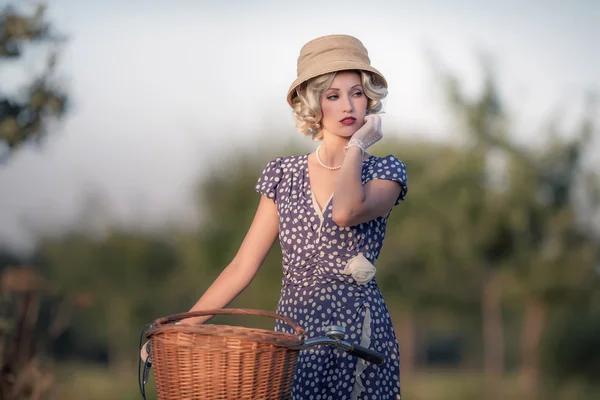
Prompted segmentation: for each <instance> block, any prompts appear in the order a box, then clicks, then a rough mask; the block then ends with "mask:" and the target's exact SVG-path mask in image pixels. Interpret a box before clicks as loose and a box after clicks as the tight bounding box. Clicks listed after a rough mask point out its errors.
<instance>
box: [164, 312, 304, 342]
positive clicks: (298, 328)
mask: <svg viewBox="0 0 600 400" xmlns="http://www.w3.org/2000/svg"><path fill="white" fill-rule="evenodd" d="M207 315H256V316H260V317H269V318H274V319H278V320H281V321H283V322H285V323H286V324H288V325H289V326H291V327H292V328H294V331H296V335H298V336H300V337H302V338H304V337H305V336H306V331H305V330H304V329H303V328H302V327H301V326H300V325H298V324H297V323H296V322H295V321H294V320H293V319H291V318H288V317H286V316H285V315H281V314H277V313H274V312H270V311H264V310H252V309H248V308H219V309H213V310H200V311H189V312H185V313H179V314H173V315H169V316H167V317H162V318H158V319H157V320H156V321H154V323H155V324H157V325H164V324H168V323H169V322H173V321H179V320H182V319H185V318H193V317H202V316H207Z"/></svg>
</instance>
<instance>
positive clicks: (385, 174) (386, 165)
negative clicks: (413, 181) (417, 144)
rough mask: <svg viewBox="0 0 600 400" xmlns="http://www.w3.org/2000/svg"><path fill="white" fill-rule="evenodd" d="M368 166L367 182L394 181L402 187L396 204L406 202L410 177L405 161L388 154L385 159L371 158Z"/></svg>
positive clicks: (366, 172)
mask: <svg viewBox="0 0 600 400" xmlns="http://www.w3.org/2000/svg"><path fill="white" fill-rule="evenodd" d="M366 164H367V165H366V171H364V172H365V175H366V176H365V178H366V179H365V181H367V182H368V181H371V180H375V179H381V180H388V181H394V182H396V183H398V184H399V185H400V186H401V187H402V190H401V191H400V195H399V197H398V201H397V202H396V204H398V202H399V201H401V200H404V197H405V196H406V194H407V193H408V176H407V172H406V164H404V162H403V161H401V160H400V159H398V158H397V157H396V156H394V155H392V154H388V155H387V156H385V157H376V156H371V157H370V158H369V159H368V160H367V163H366Z"/></svg>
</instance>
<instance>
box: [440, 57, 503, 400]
mask: <svg viewBox="0 0 600 400" xmlns="http://www.w3.org/2000/svg"><path fill="white" fill-rule="evenodd" d="M444 79H445V80H444V83H445V90H446V95H447V96H448V98H449V101H450V104H451V105H452V107H453V109H454V111H455V112H456V115H457V116H458V118H459V121H460V123H461V126H462V127H463V129H464V130H465V131H466V133H467V135H469V136H468V137H467V139H468V141H467V142H468V144H469V145H470V151H471V152H472V154H473V157H474V160H475V162H474V164H472V167H473V168H474V170H475V171H477V175H476V176H474V178H475V179H474V180H473V181H471V182H472V184H471V185H469V186H466V187H464V189H463V195H464V197H463V199H464V203H463V207H462V211H463V213H466V214H463V217H464V219H463V220H462V221H461V225H462V228H461V229H460V232H462V233H464V235H465V237H466V238H467V240H465V241H462V242H461V244H462V245H463V246H465V245H466V246H469V247H471V248H472V251H468V250H466V249H465V252H464V254H465V255H466V256H467V259H466V260H465V265H470V266H471V267H473V268H472V273H473V274H474V276H477V277H478V278H479V279H480V282H481V307H482V321H483V341H484V372H485V376H486V383H487V394H486V398H490V399H492V398H498V397H502V390H501V389H502V383H503V382H502V380H503V374H504V323H503V313H502V270H503V267H505V266H506V264H507V263H508V262H509V260H510V256H511V254H512V252H513V249H514V241H513V237H512V235H511V232H510V227H509V226H508V220H507V219H506V216H507V215H508V213H509V212H510V208H511V207H512V206H513V205H511V204H510V203H507V202H505V201H504V195H505V193H504V191H503V188H502V186H501V185H499V184H498V183H497V182H496V181H495V180H494V178H493V177H494V175H496V174H498V171H494V170H493V169H492V168H491V165H492V164H491V162H490V157H491V155H492V152H491V150H493V146H494V145H495V144H496V143H499V142H503V140H504V138H505V137H506V136H507V118H506V115H505V111H504V110H503V107H502V104H501V101H500V99H499V95H498V90H497V88H496V85H495V81H494V79H493V77H492V75H491V74H490V71H489V69H488V68H486V77H485V79H484V82H483V87H482V90H481V92H480V94H479V95H478V96H477V97H476V98H475V99H473V100H471V99H469V98H468V97H467V96H466V95H465V94H464V93H463V92H462V89H461V87H460V85H459V83H458V80H457V79H456V78H455V77H453V76H451V75H449V74H446V75H445V76H444ZM469 259H470V260H469Z"/></svg>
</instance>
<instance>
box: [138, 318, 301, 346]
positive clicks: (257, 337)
mask: <svg viewBox="0 0 600 400" xmlns="http://www.w3.org/2000/svg"><path fill="white" fill-rule="evenodd" d="M165 334H187V335H200V336H213V337H227V338H231V339H239V340H245V341H248V342H259V343H264V344H269V345H273V346H277V347H284V348H285V347H295V346H299V345H301V344H302V343H304V337H303V336H296V335H293V334H290V333H287V332H277V331H272V330H268V329H261V328H248V327H243V326H235V325H217V324H201V325H190V324H184V323H182V324H169V325H158V326H156V327H154V328H151V329H150V330H149V331H148V332H147V333H146V337H147V338H148V339H152V337H154V338H156V339H159V340H160V341H166V340H168V339H166V338H164V337H161V336H163V335H165ZM178 346H182V347H188V346H183V345H181V344H178ZM189 347H194V346H189Z"/></svg>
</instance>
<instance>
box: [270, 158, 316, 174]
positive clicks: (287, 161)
mask: <svg viewBox="0 0 600 400" xmlns="http://www.w3.org/2000/svg"><path fill="white" fill-rule="evenodd" d="M305 162H306V155H291V156H278V157H275V158H273V159H271V160H269V161H268V162H267V165H266V167H265V170H277V169H279V170H280V171H277V172H278V173H285V172H289V171H294V170H296V169H297V168H298V167H299V166H301V165H303V164H304V163H305Z"/></svg>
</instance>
